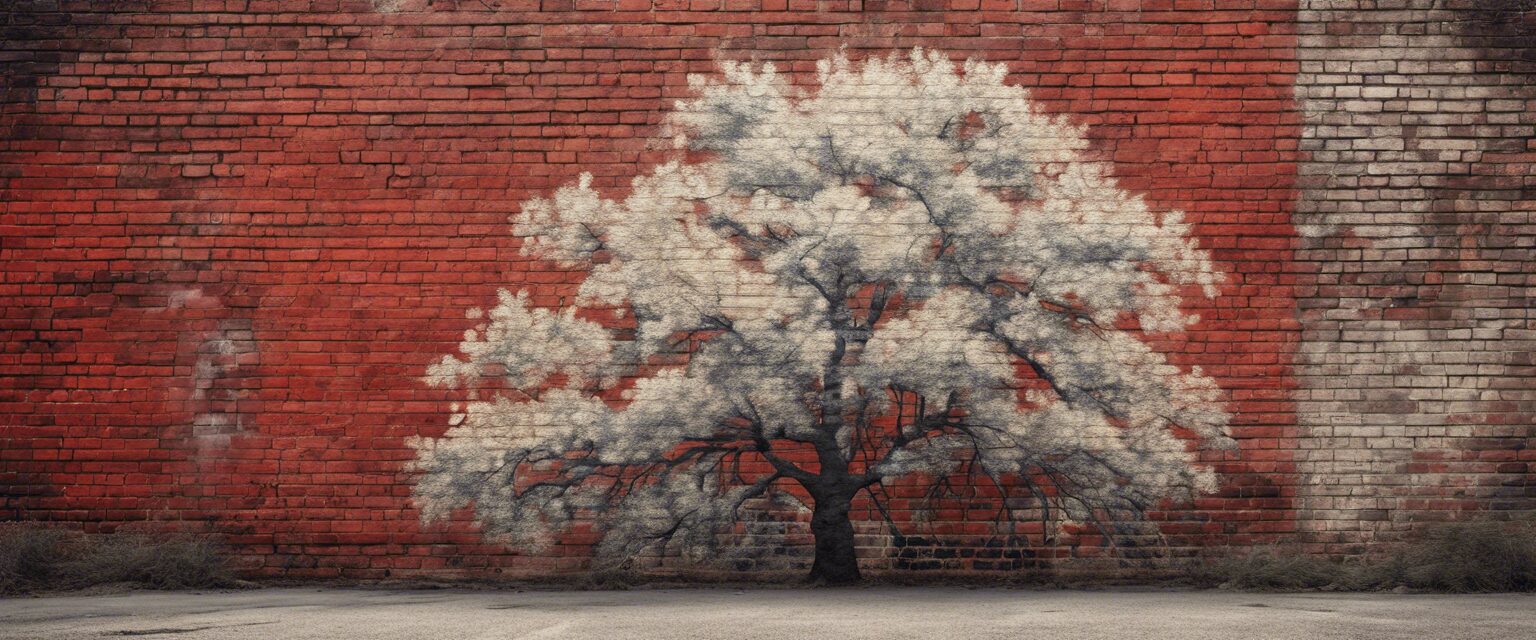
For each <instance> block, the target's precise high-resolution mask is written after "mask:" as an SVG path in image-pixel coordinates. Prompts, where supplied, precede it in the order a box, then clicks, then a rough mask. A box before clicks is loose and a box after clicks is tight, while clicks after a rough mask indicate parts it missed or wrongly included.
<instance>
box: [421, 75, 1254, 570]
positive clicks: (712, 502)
mask: <svg viewBox="0 0 1536 640" xmlns="http://www.w3.org/2000/svg"><path fill="white" fill-rule="evenodd" d="M1005 75H1006V68H1005V67H1004V65H1002V64H988V63H985V62H978V61H967V62H965V63H963V64H961V65H957V64H955V63H954V62H952V61H951V60H950V58H948V57H947V56H945V55H943V54H941V53H939V52H935V51H922V50H916V51H913V52H912V53H911V54H910V55H909V56H905V57H897V56H893V57H890V58H883V59H870V60H867V61H863V62H852V61H849V60H848V59H847V58H846V57H844V56H842V55H838V56H836V57H833V58H831V59H829V60H825V61H823V62H821V63H820V65H819V66H818V72H817V77H816V82H815V84H814V86H813V87H808V88H799V87H796V86H793V85H792V84H791V83H790V82H789V81H788V79H787V78H786V77H785V76H783V75H781V74H779V73H777V72H776V70H775V68H774V66H773V65H771V64H764V65H760V66H758V65H749V64H738V63H725V64H724V65H723V74H722V75H721V76H720V77H694V78H691V79H690V80H691V83H692V85H693V89H694V95H695V96H696V97H695V98H693V99H691V100H687V101H683V102H679V103H678V104H677V105H676V110H675V112H674V113H673V114H672V115H671V117H670V120H669V127H670V130H671V131H672V132H675V135H676V142H677V144H678V146H679V147H680V148H683V149H688V150H692V151H694V152H702V153H701V155H702V157H703V158H705V159H704V160H703V161H702V162H699V163H695V164H685V163H683V162H682V161H681V160H679V161H673V162H670V163H667V164H664V165H662V166H659V167H656V168H655V169H654V170H652V171H650V172H649V173H647V174H645V175H640V176H636V177H635V178H634V180H633V182H632V184H631V188H630V190H629V192H628V194H627V195H625V196H624V197H623V198H620V199H609V198H605V197H604V196H603V195H601V194H599V193H598V192H596V191H595V190H593V189H592V188H591V178H590V176H587V175H583V176H582V177H581V179H580V180H579V181H578V182H577V183H576V184H574V185H570V186H567V187H564V188H562V189H560V190H558V191H557V192H556V193H554V195H553V197H552V198H550V199H547V200H546V199H536V200H532V201H530V202H527V203H525V205H524V206H523V208H522V211H521V212H520V213H519V214H517V215H515V216H514V217H513V218H514V221H515V223H516V224H515V231H516V232H517V233H518V234H519V235H520V236H523V237H525V238H526V241H525V243H524V245H523V252H524V253H526V254H527V255H530V256H535V257H538V258H541V259H545V260H549V261H553V262H555V263H558V264H560V265H563V266H565V267H568V268H579V269H582V270H586V271H587V272H588V275H587V276H586V279H585V280H584V282H582V283H581V285H580V288H579V292H578V295H577V297H576V299H575V301H574V302H575V306H576V307H582V308H588V309H617V310H618V311H619V312H620V313H623V314H632V315H633V321H634V325H635V328H634V330H633V332H628V331H622V332H621V331H619V330H617V329H614V328H610V327H608V326H605V325H604V324H603V323H600V322H596V321H592V320H588V319H586V318H585V317H580V316H578V315H576V313H575V308H574V307H572V308H567V309H563V310H557V309H544V308H535V307H533V306H532V305H530V303H529V298H528V297H527V296H526V295H524V294H513V293H509V292H505V291H503V292H502V294H501V297H500V299H499V300H498V303H497V305H496V306H495V307H494V308H493V309H491V310H490V311H489V313H488V314H486V315H485V316H484V320H485V322H484V323H483V324H482V325H481V326H480V327H478V328H477V329H475V330H472V331H469V332H468V333H467V334H466V336H465V338H464V341H463V343H462V344H461V345H460V353H459V354H458V355H450V356H445V357H444V358H443V359H442V361H441V362H440V363H438V364H436V365H435V366H433V367H432V368H431V370H430V374H429V378H428V379H429V381H430V382H431V383H432V384H434V385H440V386H449V387H462V388H466V389H467V388H470V387H472V386H476V384H477V383H476V382H475V381H476V380H478V379H480V378H482V377H484V376H487V375H495V376H499V377H500V378H501V380H502V381H503V382H504V383H505V389H504V391H502V392H500V393H498V394H496V397H494V398H490V399H488V398H485V397H476V396H474V395H473V394H471V395H470V401H469V402H468V403H467V405H465V406H464V407H463V411H462V412H460V413H458V414H456V415H454V416H453V418H452V425H453V426H452V428H451V429H450V430H449V431H448V432H447V434H446V435H445V437H443V438H441V439H418V440H415V441H414V442H413V445H414V447H415V448H416V450H417V454H418V457H417V460H416V463H415V465H414V468H415V469H416V470H417V471H418V472H419V474H420V475H419V482H418V484H417V487H416V498H417V501H418V504H419V505H420V506H421V508H422V512H423V516H424V517H425V518H428V519H431V518H436V517H441V516H444V515H446V514H448V513H449V512H451V511H453V510H456V509H459V508H463V507H466V506H472V507H473V509H474V514H475V517H476V519H477V520H478V521H480V522H481V523H482V524H483V526H484V527H485V529H486V530H487V531H490V532H494V533H497V534H503V535H505V536H507V537H508V539H510V541H511V542H513V543H515V544H519V545H537V544H539V543H541V542H543V541H547V540H549V539H550V536H551V535H552V534H554V533H556V532H558V531H560V530H562V529H564V528H565V527H567V526H568V525H569V524H570V523H571V522H572V521H573V519H578V518H582V519H585V518H590V519H592V520H593V521H594V522H596V523H597V524H598V526H599V527H600V528H601V530H602V531H604V532H606V538H605V541H604V543H603V544H602V545H601V546H600V550H601V551H603V552H604V553H611V554H617V555H624V554H627V553H632V552H633V551H635V550H636V549H638V548H640V547H641V546H644V545H646V544H649V543H651V542H653V541H655V540H658V539H664V540H665V539H670V540H674V541H682V542H683V543H685V544H687V545H690V546H694V547H707V546H708V545H709V544H711V540H712V539H713V537H714V533H715V532H716V531H718V530H719V529H720V528H721V527H723V526H726V525H728V524H729V523H731V522H732V521H733V520H734V519H735V517H736V515H737V512H738V511H739V510H740V508H741V506H742V504H743V503H744V502H745V501H747V500H749V499H751V498H754V497H758V496H762V495H764V494H766V493H769V492H773V491H777V490H780V489H783V488H786V487H787V485H788V484H790V483H793V482H799V483H800V484H801V485H804V487H805V489H806V490H807V491H808V492H809V493H810V494H811V495H812V496H813V498H815V499H817V500H832V499H839V500H845V499H846V498H847V497H848V496H851V495H852V494H853V493H854V492H856V491H857V490H859V489H862V488H866V487H869V486H872V485H876V484H879V483H882V482H890V481H891V480H892V479H894V478H898V477H903V476H912V475H913V474H919V473H921V474H922V475H921V477H938V476H942V475H944V474H946V473H951V472H954V471H955V470H956V469H957V468H958V465H960V464H961V461H970V463H972V464H971V465H970V467H972V468H975V469H980V470H982V473H984V474H986V475H987V476H989V477H991V478H992V479H994V480H995V481H997V482H999V483H1000V484H1002V485H1017V486H1020V487H1024V488H1025V489H1028V490H1029V491H1030V493H1029V494H1028V495H1033V496H1035V497H1036V498H1039V499H1042V500H1046V501H1049V502H1051V503H1053V504H1055V505H1057V506H1059V507H1060V509H1059V510H1058V512H1059V513H1065V514H1066V515H1067V516H1068V517H1074V518H1088V517H1093V515H1094V514H1095V513H1102V512H1105V511H1121V510H1129V511H1134V512H1140V511H1142V510H1144V509H1146V508H1148V507H1149V506H1151V505H1153V504H1155V503H1156V502H1157V501H1158V500H1160V499H1162V498H1165V497H1174V496H1178V495H1188V494H1189V492H1192V491H1193V492H1199V491H1209V490H1212V489H1213V488H1214V477H1213V474H1212V473H1211V471H1210V470H1208V469H1205V468H1203V467H1201V466H1199V465H1197V464H1195V461H1194V456H1195V453H1194V451H1193V449H1194V448H1195V447H1196V445H1197V443H1198V444H1201V445H1204V446H1229V445H1231V440H1230V439H1229V438H1228V437H1227V436H1226V434H1225V431H1226V425H1227V422H1228V415H1227V413H1226V412H1225V410H1224V409H1223V404H1222V394H1221V392H1220V390H1219V389H1218V387H1217V386H1216V384H1215V383H1214V382H1213V381H1212V380H1211V379H1210V378H1209V377H1207V376H1206V375H1204V374H1203V373H1202V372H1201V371H1200V370H1199V369H1198V368H1189V369H1185V368H1182V367H1179V366H1176V365H1174V364H1171V363H1169V362H1168V360H1167V358H1165V357H1164V355H1163V354H1161V353H1159V352H1158V351H1156V350H1154V349H1152V348H1151V347H1150V346H1148V344H1147V342H1146V337H1147V336H1148V335H1155V334H1171V333H1177V332H1181V331H1183V330H1184V329H1185V327H1186V326H1187V325H1189V324H1190V323H1192V322H1194V321H1195V319H1196V318H1194V317H1193V316H1192V315H1191V314H1188V313H1185V312H1184V311H1182V310H1181V302H1182V300H1183V299H1184V298H1185V297H1186V296H1214V295H1216V294H1217V285H1218V283H1219V282H1220V281H1221V275H1220V274H1219V273H1217V272H1216V271H1215V270H1214V269H1213V268H1212V265H1211V263H1210V260H1209V258H1208V256H1207V253H1206V252H1205V251H1203V250H1202V249H1200V248H1199V247H1198V246H1197V243H1196V241H1195V240H1194V238H1192V237H1191V234H1190V227H1189V225H1188V224H1186V223H1185V222H1183V221H1182V219H1181V215H1180V213H1179V212H1176V211H1153V210H1151V209H1149V208H1148V206H1147V204H1146V203H1145V202H1144V201H1143V200H1142V198H1140V197H1139V196H1136V195H1134V194H1131V193H1127V192H1126V191H1124V190H1122V189H1120V188H1119V187H1118V186H1117V185H1116V183H1115V181H1114V180H1113V179H1112V178H1111V177H1110V176H1109V175H1108V168H1107V166H1106V165H1105V164H1103V163H1102V162H1096V161H1093V160H1092V159H1091V157H1090V153H1089V150H1088V145H1087V142H1086V139H1085V136H1084V129H1083V128H1082V127H1080V126H1075V125H1073V124H1070V123H1068V122H1067V121H1066V120H1065V119H1064V118H1061V117H1054V116H1050V115H1046V114H1044V113H1042V112H1041V111H1040V110H1039V109H1038V108H1037V107H1036V106H1035V105H1034V104H1033V103H1032V102H1031V101H1030V99H1029V95H1028V93H1027V92H1026V91H1025V90H1024V89H1022V88H1020V87H1016V86H1010V85H1008V84H1006V83H1005V82H1004V77H1005ZM610 324H611V323H610ZM631 333H632V335H631ZM679 344H687V345H692V346H691V347H686V348H681V349H680V348H679V346H678V345H679ZM679 351H681V352H682V353H683V354H684V355H683V356H682V357H681V358H677V357H674V358H673V359H672V360H671V362H673V364H657V363H658V362H662V361H661V360H658V358H657V356H658V355H660V354H676V353H678V352H679ZM676 362H681V364H676ZM636 376H639V378H638V380H637V381H634V382H633V384H632V386H628V384H629V383H626V382H624V380H626V379H633V378H635V377H636ZM616 392H618V393H616ZM893 423H894V426H892V424H893ZM877 425H884V426H877ZM1180 434H1182V435H1180ZM797 446H798V447H800V448H801V449H802V450H804V449H807V448H809V449H811V450H814V451H815V452H816V461H815V462H811V461H809V460H802V459H800V458H795V457H794V456H790V457H789V458H786V457H784V456H783V455H781V454H783V452H784V449H787V448H794V447H797ZM744 460H745V461H747V462H749V463H750V462H752V461H756V462H757V463H758V464H757V465H756V466H755V467H754V465H752V464H743V461H744ZM752 468H759V469H771V470H772V472H759V473H756V474H751V473H746V472H745V471H743V470H744V469H752ZM1009 478H1012V480H1009ZM1047 486H1049V488H1050V490H1048V491H1046V490H1042V489H1044V488H1045V487H1047Z"/></svg>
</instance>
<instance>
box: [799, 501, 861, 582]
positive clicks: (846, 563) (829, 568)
mask: <svg viewBox="0 0 1536 640" xmlns="http://www.w3.org/2000/svg"><path fill="white" fill-rule="evenodd" d="M813 498H814V499H815V501H816V507H815V509H814V510H813V511H812V513H811V533H812V534H813V535H815V536H816V562H815V563H814V564H812V565H811V576H810V579H811V581H813V582H817V583H820V584H827V585H840V584H853V583H855V582H858V581H859V559H858V556H857V555H856V554H855V553H854V549H853V523H852V522H850V521H849V520H848V509H849V507H850V504H851V503H852V501H853V497H852V496H846V495H837V494H834V495H819V496H813Z"/></svg>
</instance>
